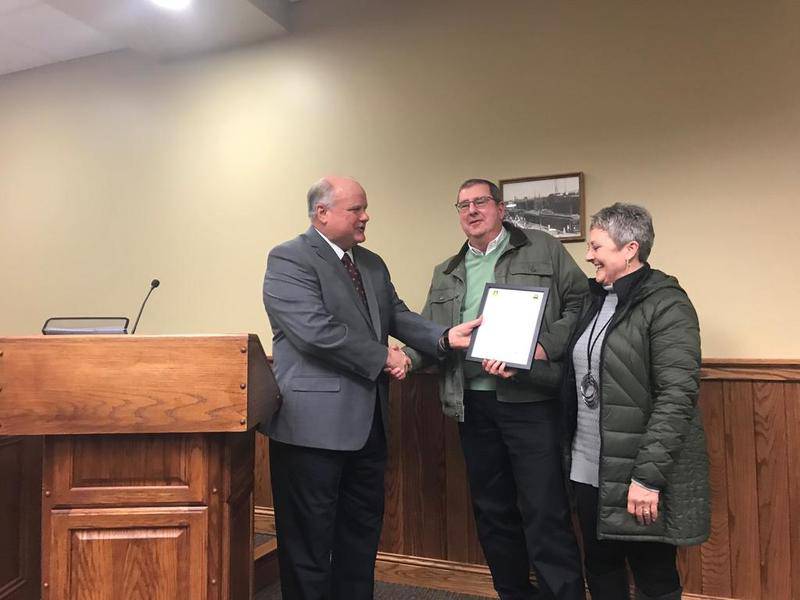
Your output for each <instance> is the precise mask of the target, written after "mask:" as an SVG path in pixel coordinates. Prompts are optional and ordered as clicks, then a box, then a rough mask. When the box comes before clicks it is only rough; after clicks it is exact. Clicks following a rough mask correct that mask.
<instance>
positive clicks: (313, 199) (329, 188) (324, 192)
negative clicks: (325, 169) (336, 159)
mask: <svg viewBox="0 0 800 600" xmlns="http://www.w3.org/2000/svg"><path fill="white" fill-rule="evenodd" d="M306 197H307V198H308V218H309V219H313V218H314V214H315V213H316V212H317V206H318V205H320V204H322V205H323V206H326V207H327V208H330V207H331V206H333V185H331V183H330V182H329V181H328V180H327V179H325V178H322V179H320V180H319V181H317V182H316V183H315V184H314V185H312V186H311V187H310V188H309V189H308V194H307V196H306Z"/></svg>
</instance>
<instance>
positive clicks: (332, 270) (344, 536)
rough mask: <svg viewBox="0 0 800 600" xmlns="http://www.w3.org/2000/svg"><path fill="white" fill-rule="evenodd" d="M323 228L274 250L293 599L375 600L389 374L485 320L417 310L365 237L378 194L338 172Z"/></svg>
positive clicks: (278, 480) (280, 519) (281, 481)
mask: <svg viewBox="0 0 800 600" xmlns="http://www.w3.org/2000/svg"><path fill="white" fill-rule="evenodd" d="M308 211H309V217H310V219H311V227H310V228H309V229H308V230H307V231H306V232H305V233H303V234H301V235H299V236H298V237H296V238H294V239H292V240H290V241H288V242H285V243H283V244H281V245H279V246H277V247H275V248H273V250H272V251H271V252H270V254H269V258H268V261H267V272H266V275H265V277H264V305H265V307H266V309H267V314H268V315H269V320H270V325H271V326H272V332H273V356H274V361H275V362H274V368H275V375H276V377H277V380H278V385H279V387H280V390H281V394H282V396H283V405H282V406H281V408H280V410H279V411H278V412H277V413H276V414H275V416H274V417H273V419H272V421H271V422H270V423H269V424H268V425H267V426H266V427H265V433H267V435H269V436H270V468H271V470H272V491H273V497H274V502H275V521H276V528H277V534H278V560H279V564H280V573H281V587H282V591H283V597H284V599H285V600H295V599H298V600H321V599H331V600H334V599H335V600H360V599H369V598H372V594H373V587H374V569H375V556H376V554H377V549H378V540H379V537H380V529H381V524H382V522H383V496H384V489H383V476H384V470H385V466H386V458H387V450H386V437H385V432H386V429H387V426H388V421H387V418H388V408H387V407H388V378H389V376H392V377H395V378H397V379H402V378H403V377H405V374H406V371H407V368H408V364H409V363H408V360H407V358H406V355H405V354H404V353H403V352H402V351H400V349H399V348H398V347H394V346H392V347H390V346H389V345H388V336H389V335H392V336H394V337H396V338H397V339H400V340H402V341H403V342H405V343H406V344H408V345H410V346H412V347H414V348H416V349H418V350H419V351H421V352H424V353H426V354H429V355H434V356H435V355H437V354H442V353H444V352H447V351H448V350H449V349H450V348H466V347H467V346H468V345H469V338H470V333H471V331H472V329H473V328H474V327H475V326H476V325H477V324H478V322H479V320H475V321H471V322H468V323H465V324H463V325H459V326H456V327H452V328H450V329H445V328H444V327H442V326H439V325H436V324H434V323H432V322H430V321H427V320H425V319H423V318H422V317H420V316H419V315H417V314H415V313H413V312H411V311H409V310H408V308H407V307H406V305H405V304H404V303H403V302H402V300H400V299H399V298H398V297H397V294H396V293H395V289H394V286H393V285H392V282H391V279H390V277H389V271H388V270H387V268H386V265H385V264H384V262H383V260H382V259H381V258H380V256H378V255H377V254H374V253H373V252H370V251H369V250H366V249H364V248H361V247H359V246H358V244H360V243H361V242H363V241H364V240H365V233H364V232H365V227H366V224H367V221H368V220H369V216H368V215H367V212H366V211H367V197H366V193H365V192H364V189H363V188H362V187H361V186H360V185H359V184H358V183H357V182H356V181H354V180H352V179H349V178H344V177H326V178H324V179H322V180H320V181H319V182H317V183H316V184H314V185H313V186H312V187H311V189H310V190H309V192H308Z"/></svg>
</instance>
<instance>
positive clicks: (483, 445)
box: [459, 390, 584, 600]
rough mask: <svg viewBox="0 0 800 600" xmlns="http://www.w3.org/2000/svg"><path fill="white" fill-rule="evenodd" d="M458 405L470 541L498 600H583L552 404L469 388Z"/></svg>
mask: <svg viewBox="0 0 800 600" xmlns="http://www.w3.org/2000/svg"><path fill="white" fill-rule="evenodd" d="M464 404H465V407H464V408H465V413H464V422H463V423H461V424H460V426H459V431H460V433H461V447H462V449H463V451H464V460H465V462H466V466H467V475H468V477H469V485H470V492H471V494H472V504H473V509H474V511H475V522H476V525H477V528H478V538H479V539H480V542H481V547H482V548H483V553H484V555H485V556H486V561H487V562H488V563H489V569H490V570H491V572H492V579H493V581H494V587H495V589H496V590H497V593H498V595H499V596H500V598H501V600H530V599H532V598H558V599H559V600H561V599H564V600H567V599H568V600H578V599H583V598H584V585H583V575H582V573H581V564H580V556H579V552H578V546H577V543H576V541H575V535H574V533H573V531H572V527H571V524H570V518H569V508H568V505H567V499H566V490H565V488H564V480H563V478H562V468H561V458H560V456H561V453H560V450H559V439H558V424H559V422H558V405H557V404H556V402H530V403H506V402H498V401H497V396H496V394H495V393H494V392H477V391H469V390H468V391H466V392H465V395H464ZM531 567H532V568H533V569H534V571H535V572H536V575H537V580H538V582H539V588H540V589H539V595H537V593H536V590H535V589H534V587H533V586H532V585H531V581H530V575H529V574H530V569H531Z"/></svg>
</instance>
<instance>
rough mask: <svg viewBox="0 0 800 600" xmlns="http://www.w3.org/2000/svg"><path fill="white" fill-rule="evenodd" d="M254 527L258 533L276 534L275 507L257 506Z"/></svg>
mask: <svg viewBox="0 0 800 600" xmlns="http://www.w3.org/2000/svg"><path fill="white" fill-rule="evenodd" d="M253 529H255V532H256V533H269V534H272V535H275V509H274V508H272V507H271V506H256V508H255V511H254V516H253Z"/></svg>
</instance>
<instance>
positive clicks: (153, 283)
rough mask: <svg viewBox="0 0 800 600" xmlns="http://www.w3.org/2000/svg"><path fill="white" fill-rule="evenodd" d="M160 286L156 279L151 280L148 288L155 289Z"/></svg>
mask: <svg viewBox="0 0 800 600" xmlns="http://www.w3.org/2000/svg"><path fill="white" fill-rule="evenodd" d="M160 285H161V282H160V281H159V280H158V279H153V281H151V282H150V287H152V288H157V287H158V286H160Z"/></svg>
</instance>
